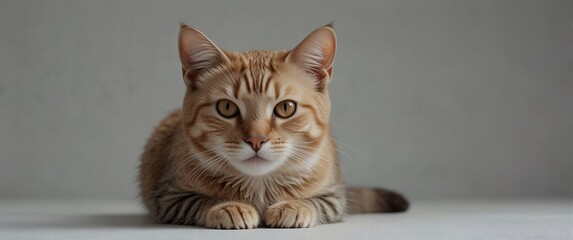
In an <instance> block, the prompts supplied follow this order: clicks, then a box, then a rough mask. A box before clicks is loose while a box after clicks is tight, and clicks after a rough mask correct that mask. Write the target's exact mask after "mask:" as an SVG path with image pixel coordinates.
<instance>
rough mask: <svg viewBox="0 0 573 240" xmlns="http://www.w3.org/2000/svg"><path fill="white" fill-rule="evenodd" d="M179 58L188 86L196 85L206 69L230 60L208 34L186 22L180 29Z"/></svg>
mask: <svg viewBox="0 0 573 240" xmlns="http://www.w3.org/2000/svg"><path fill="white" fill-rule="evenodd" d="M179 58H180V59H181V67H182V69H183V80H184V81H185V85H187V87H194V86H195V84H196V81H197V78H198V77H199V76H200V74H201V73H203V72H204V71H206V70H209V69H210V68H213V67H216V66H218V65H220V64H223V63H226V62H228V61H229V58H228V57H227V56H226V55H225V53H224V52H223V51H222V50H221V49H220V48H219V47H217V45H215V44H214V43H213V42H212V41H211V40H210V39H209V38H207V36H205V35H204V34H203V33H201V32H200V31H198V30H196V29H194V28H192V27H189V26H187V25H185V24H181V29H180V31H179Z"/></svg>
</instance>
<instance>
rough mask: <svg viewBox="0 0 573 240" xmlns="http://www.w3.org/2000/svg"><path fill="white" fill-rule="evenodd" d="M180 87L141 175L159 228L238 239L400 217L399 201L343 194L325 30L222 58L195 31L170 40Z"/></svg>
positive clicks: (330, 45)
mask: <svg viewBox="0 0 573 240" xmlns="http://www.w3.org/2000/svg"><path fill="white" fill-rule="evenodd" d="M179 49H180V57H181V62H182V66H183V67H182V68H183V77H184V80H185V83H186V86H187V93H186V96H185V99H184V103H183V108H182V110H178V111H175V112H174V113H172V114H171V115H170V116H168V117H167V118H166V119H164V120H163V121H162V123H161V124H160V125H159V126H158V127H157V128H156V129H155V132H154V133H153V135H152V137H151V138H150V140H149V141H148V143H147V145H146V148H145V152H144V154H143V156H142V162H141V166H140V184H141V196H142V198H143V202H144V204H145V206H146V207H147V208H148V209H149V212H150V216H151V217H152V218H153V219H154V220H156V221H158V222H162V223H174V224H194V225H200V226H206V227H210V228H225V229H242V228H254V227H257V226H259V225H262V226H268V227H311V226H314V225H316V224H320V223H328V222H336V221H339V220H341V218H342V216H343V215H344V214H345V213H346V212H384V211H386V212H388V211H390V212H396V211H404V210H406V208H407V205H408V204H407V202H406V200H405V199H404V198H402V197H401V196H400V195H398V194H395V193H393V192H389V191H384V190H381V189H352V190H351V191H350V193H351V194H349V195H352V196H353V199H352V201H350V202H351V203H352V204H350V205H349V206H347V200H346V198H347V194H348V193H347V189H346V187H345V184H344V180H343V178H342V175H341V173H340V169H339V163H338V156H337V151H336V145H335V143H334V140H333V138H332V137H331V135H330V132H329V128H328V126H329V115H330V99H329V96H328V88H327V85H328V82H329V81H330V77H331V76H330V75H331V73H332V62H333V60H334V53H335V49H336V39H335V35H334V31H333V30H332V27H331V26H325V27H322V28H319V29H317V30H315V31H314V32H313V33H311V34H310V35H309V36H308V37H307V38H305V40H303V42H301V44H299V45H298V46H297V47H296V48H295V49H294V50H292V51H275V52H271V51H251V52H241V53H239V52H224V51H222V50H220V49H219V48H218V47H217V46H216V45H214V44H213V43H212V42H211V41H210V40H209V39H208V38H207V37H205V36H204V35H203V34H202V33H200V32H199V31H197V30H195V29H193V28H190V27H187V26H182V28H181V33H180V37H179Z"/></svg>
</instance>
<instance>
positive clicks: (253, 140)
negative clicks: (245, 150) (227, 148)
mask: <svg viewBox="0 0 573 240" xmlns="http://www.w3.org/2000/svg"><path fill="white" fill-rule="evenodd" d="M244 140H245V142H247V143H249V144H251V148H253V150H255V152H258V151H259V149H261V146H262V145H263V143H266V142H267V141H268V140H269V138H267V137H249V138H246V139H244Z"/></svg>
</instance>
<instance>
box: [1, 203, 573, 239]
mask: <svg viewBox="0 0 573 240" xmlns="http://www.w3.org/2000/svg"><path fill="white" fill-rule="evenodd" d="M0 239H10V240H12V239H138V240H139V239H141V240H146V239H233V240H238V239H266V240H279V239H289V240H293V239H294V240H300V239H352V240H367V239H389V240H399V239H480V240H482V239H520V240H521V239H564V240H565V239H567V240H573V200H572V199H561V200H515V201H510V200H504V201H432V202H424V201H418V202H417V201H414V202H413V203H412V208H411V209H410V211H408V212H407V213H404V214H367V215H349V216H347V217H346V218H345V220H344V222H341V223H336V224H328V225H321V226H317V227H314V228H310V229H265V228H259V229H254V230H211V229H203V228H198V227H191V226H172V225H160V224H152V223H149V222H147V220H146V218H145V215H144V211H143V209H142V208H141V206H140V205H138V204H137V203H134V202H86V201H76V202H70V201H60V202H55V201H6V200H4V201H0Z"/></svg>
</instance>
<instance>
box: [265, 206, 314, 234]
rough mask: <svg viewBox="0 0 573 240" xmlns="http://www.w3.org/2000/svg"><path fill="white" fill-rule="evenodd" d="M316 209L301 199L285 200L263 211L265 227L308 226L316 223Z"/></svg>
mask: <svg viewBox="0 0 573 240" xmlns="http://www.w3.org/2000/svg"><path fill="white" fill-rule="evenodd" d="M316 215H317V213H316V210H315V209H314V208H313V207H312V206H310V205H309V204H308V203H305V202H302V201H285V202H280V203H277V204H274V205H272V206H270V207H269V208H268V209H267V211H266V212H265V216H264V221H265V225H266V226H267V227H273V228H308V227H313V226H314V225H316Z"/></svg>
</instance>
